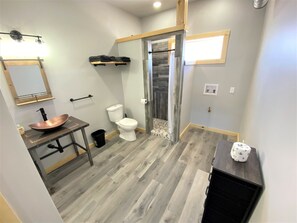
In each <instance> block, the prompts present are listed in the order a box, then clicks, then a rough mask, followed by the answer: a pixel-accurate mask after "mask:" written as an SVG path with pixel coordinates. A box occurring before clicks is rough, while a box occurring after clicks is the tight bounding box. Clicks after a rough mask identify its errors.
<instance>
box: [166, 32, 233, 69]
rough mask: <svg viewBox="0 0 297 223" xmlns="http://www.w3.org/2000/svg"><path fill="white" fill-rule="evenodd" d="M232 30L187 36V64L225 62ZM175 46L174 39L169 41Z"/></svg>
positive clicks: (172, 46)
mask: <svg viewBox="0 0 297 223" xmlns="http://www.w3.org/2000/svg"><path fill="white" fill-rule="evenodd" d="M229 36H230V30H223V31H218V32H210V33H202V34H196V35H191V36H187V37H186V43H185V61H186V64H187V65H194V64H220V63H225V61H226V55H227V48H228V41H229ZM169 45H170V46H171V48H174V42H173V40H171V41H169Z"/></svg>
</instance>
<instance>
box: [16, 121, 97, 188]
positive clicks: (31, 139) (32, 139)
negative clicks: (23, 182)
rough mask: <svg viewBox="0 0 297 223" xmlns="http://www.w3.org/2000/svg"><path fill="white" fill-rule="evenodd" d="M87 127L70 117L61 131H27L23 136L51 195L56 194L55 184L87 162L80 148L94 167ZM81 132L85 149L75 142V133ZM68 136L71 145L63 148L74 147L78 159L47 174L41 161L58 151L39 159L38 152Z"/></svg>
mask: <svg viewBox="0 0 297 223" xmlns="http://www.w3.org/2000/svg"><path fill="white" fill-rule="evenodd" d="M87 126H89V123H86V122H84V121H82V120H79V119H77V118H74V117H72V116H70V117H69V119H68V121H67V122H66V123H65V124H64V125H63V126H62V127H60V128H59V129H57V130H55V131H53V132H48V133H43V132H38V131H36V130H27V131H25V134H23V135H22V138H23V140H24V142H25V145H26V146H27V149H28V150H29V153H30V155H31V157H32V159H33V161H34V163H35V165H36V167H37V169H38V171H39V173H40V175H41V177H42V179H43V181H44V184H45V185H46V187H47V188H48V190H49V191H50V192H51V193H53V192H54V188H53V183H54V182H57V181H58V180H59V179H61V178H63V177H64V176H66V175H67V174H69V173H70V172H72V171H73V170H74V169H76V168H77V167H78V166H80V165H81V164H82V163H84V162H86V156H85V155H84V154H79V151H78V147H80V148H82V149H83V150H84V151H86V154H87V156H88V160H89V162H90V165H91V166H93V159H92V155H91V152H90V148H89V144H88V140H87V136H86V132H85V128H86V127H87ZM79 130H80V131H81V133H82V136H83V140H84V143H85V147H83V146H81V145H80V144H78V143H77V142H76V140H75V137H74V134H73V133H74V132H76V131H79ZM67 135H69V136H70V139H71V143H69V144H67V145H65V146H63V148H66V147H69V146H71V145H73V148H74V151H75V153H76V158H75V159H73V160H71V161H70V162H68V163H66V164H65V165H63V166H62V167H60V168H58V169H57V170H54V171H53V172H51V173H49V174H47V173H46V171H45V168H44V166H43V164H42V162H41V159H44V158H46V157H48V156H50V155H52V154H54V153H56V152H57V151H54V152H51V153H49V154H47V155H45V156H42V157H39V156H38V154H37V151H36V150H37V149H38V148H39V147H40V146H42V145H45V144H48V143H50V142H52V141H55V140H57V139H59V138H61V137H64V136H67Z"/></svg>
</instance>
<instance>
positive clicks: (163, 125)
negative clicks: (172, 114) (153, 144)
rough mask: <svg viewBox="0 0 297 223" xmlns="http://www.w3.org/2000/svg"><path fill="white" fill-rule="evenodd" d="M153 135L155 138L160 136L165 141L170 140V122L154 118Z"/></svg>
mask: <svg viewBox="0 0 297 223" xmlns="http://www.w3.org/2000/svg"><path fill="white" fill-rule="evenodd" d="M151 133H152V134H153V135H155V136H160V137H162V138H164V139H170V136H169V133H168V121H166V120H162V119H158V118H154V120H153V130H152V131H151Z"/></svg>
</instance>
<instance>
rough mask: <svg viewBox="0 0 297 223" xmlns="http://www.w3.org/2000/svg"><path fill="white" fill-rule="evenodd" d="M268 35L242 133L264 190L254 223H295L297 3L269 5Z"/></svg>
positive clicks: (277, 0) (273, 1) (278, 1)
mask: <svg viewBox="0 0 297 223" xmlns="http://www.w3.org/2000/svg"><path fill="white" fill-rule="evenodd" d="M264 30H265V32H264V38H263V42H262V45H261V47H260V54H259V58H258V60H257V66H256V69H255V72H254V75H253V80H252V84H251V88H250V91H249V97H248V102H247V105H246V109H245V111H246V112H245V114H244V116H243V122H242V127H241V131H240V134H241V139H244V140H245V142H247V143H248V144H249V145H251V146H254V147H255V148H257V150H258V154H259V157H260V160H261V164H262V169H263V175H264V181H265V185H266V186H265V191H264V193H263V195H262V198H261V200H260V202H259V204H258V207H257V209H256V210H255V213H254V215H253V217H252V219H251V222H297V213H296V210H297V192H296V188H297V165H296V157H297V150H296V148H297V143H296V136H297V60H296V59H297V42H296V39H297V14H296V1H294V0H286V1H281V0H270V1H269V4H268V9H267V15H266V21H265V29H264Z"/></svg>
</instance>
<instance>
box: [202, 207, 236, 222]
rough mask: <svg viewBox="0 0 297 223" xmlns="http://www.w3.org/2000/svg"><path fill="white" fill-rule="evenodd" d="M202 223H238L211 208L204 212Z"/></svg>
mask: <svg viewBox="0 0 297 223" xmlns="http://www.w3.org/2000/svg"><path fill="white" fill-rule="evenodd" d="M201 222H202V223H239V222H238V221H237V220H235V219H233V218H232V217H230V216H226V215H224V214H223V213H220V212H218V211H216V210H214V209H212V208H208V209H205V210H204V213H203V217H202V221H201Z"/></svg>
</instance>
